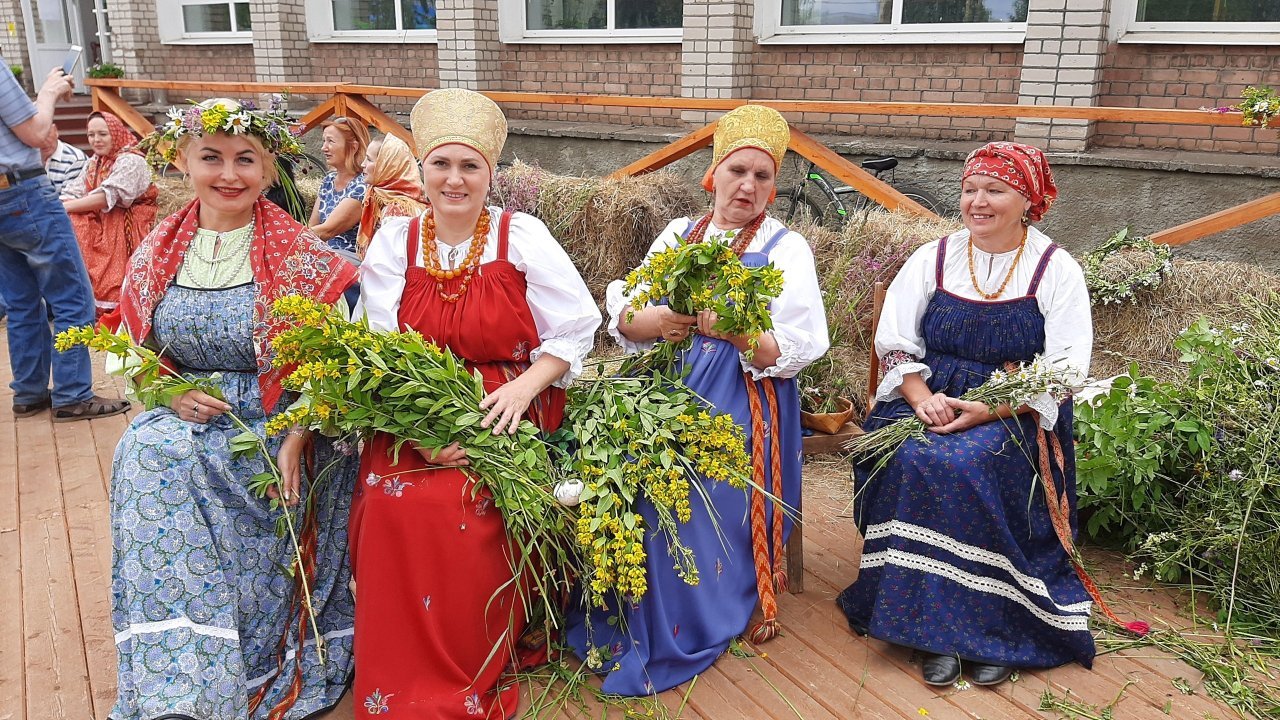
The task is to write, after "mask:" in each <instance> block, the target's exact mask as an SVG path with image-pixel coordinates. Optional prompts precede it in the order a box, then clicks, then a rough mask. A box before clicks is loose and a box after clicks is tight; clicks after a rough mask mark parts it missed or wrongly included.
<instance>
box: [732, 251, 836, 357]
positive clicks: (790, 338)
mask: <svg viewBox="0 0 1280 720" xmlns="http://www.w3.org/2000/svg"><path fill="white" fill-rule="evenodd" d="M769 260H770V262H772V263H773V266H774V267H775V268H777V269H778V270H781V271H782V293H781V294H780V295H778V297H777V298H775V299H774V301H773V303H772V306H771V307H770V315H771V316H772V317H773V330H772V332H773V339H774V340H775V341H776V342H777V343H778V359H777V361H775V362H774V364H773V365H770V366H769V367H766V368H758V367H756V366H755V365H752V364H751V361H750V360H748V359H747V358H746V356H745V355H743V356H741V357H740V358H739V359H740V361H741V363H742V369H743V370H744V371H746V372H749V373H751V376H752V377H753V378H755V379H757V380H759V379H760V378H765V377H778V378H790V377H795V376H796V374H797V373H799V372H800V371H801V370H803V369H804V367H805V366H806V365H808V364H809V363H811V362H813V361H814V360H817V359H818V358H820V357H822V356H823V354H824V353H826V352H827V349H828V348H829V347H831V340H830V338H829V337H828V333H827V312H826V310H825V309H824V308H823V306H822V287H821V285H819V284H818V272H817V269H816V268H815V267H814V262H813V251H812V250H811V249H810V248H809V242H808V241H807V240H805V239H804V236H803V235H800V234H799V233H796V232H788V233H787V234H786V235H784V236H783V237H782V239H781V240H779V241H778V245H777V247H776V248H775V249H774V251H773V252H772V253H770V255H769Z"/></svg>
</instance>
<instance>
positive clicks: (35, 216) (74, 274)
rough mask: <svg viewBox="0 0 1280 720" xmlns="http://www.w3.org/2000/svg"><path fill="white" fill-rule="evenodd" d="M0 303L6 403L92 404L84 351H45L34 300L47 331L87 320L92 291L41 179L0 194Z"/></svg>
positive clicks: (67, 226)
mask: <svg viewBox="0 0 1280 720" xmlns="http://www.w3.org/2000/svg"><path fill="white" fill-rule="evenodd" d="M0 297H3V299H4V303H5V305H7V306H8V308H7V309H8V312H9V365H10V367H11V368H12V369H13V382H12V383H10V384H9V387H11V388H13V402H14V403H15V404H22V405H26V404H30V403H36V402H40V401H43V400H44V399H46V398H49V397H50V393H49V373H50V367H52V371H53V393H52V400H53V405H54V407H62V406H64V405H74V404H75V403H78V402H81V401H84V400H88V399H89V398H91V397H93V368H92V367H91V365H90V364H89V351H88V350H87V349H85V348H84V347H77V348H75V349H73V350H70V351H68V352H64V353H54V352H53V335H52V333H50V332H49V321H48V319H47V318H46V316H45V308H44V306H43V304H42V303H41V302H40V300H41V298H43V299H44V301H45V302H46V303H48V304H49V308H50V309H51V310H52V311H53V325H54V330H55V331H57V332H62V331H63V330H66V329H67V328H69V327H75V326H79V325H89V324H92V323H93V321H94V314H93V290H92V288H91V286H90V285H89V273H88V272H87V271H86V270H85V268H84V259H83V258H82V257H81V256H80V246H79V245H78V244H76V235H75V232H74V231H73V230H72V229H71V221H70V220H69V219H67V212H66V210H63V209H62V202H61V201H60V200H58V192H57V191H56V190H54V189H53V185H52V184H51V183H50V182H49V178H48V177H46V176H44V175H40V176H39V177H34V178H30V179H28V180H23V181H22V182H20V183H18V184H17V185H15V186H13V187H11V188H9V189H7V190H0Z"/></svg>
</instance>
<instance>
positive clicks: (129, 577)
mask: <svg viewBox="0 0 1280 720" xmlns="http://www.w3.org/2000/svg"><path fill="white" fill-rule="evenodd" d="M253 307H254V285H253V284H252V283H250V284H246V285H240V286H237V287H231V288H226V289H221V290H195V289H190V288H184V287H180V286H177V285H172V286H170V287H169V288H168V290H167V291H166V292H165V295H164V298H163V299H162V300H160V302H159V304H158V305H157V306H156V310H155V313H154V320H153V325H152V339H153V340H154V343H155V345H156V346H157V347H162V348H164V352H165V355H166V356H168V357H169V358H171V359H173V360H174V361H175V362H176V363H177V364H178V365H179V370H180V372H182V373H183V374H185V375H188V376H197V377H209V376H210V375H211V374H212V373H213V372H215V371H216V372H218V373H220V376H219V377H218V378H217V380H216V382H217V385H218V387H219V388H221V390H222V392H223V394H224V396H225V398H226V401H227V402H228V403H230V405H231V412H233V413H235V414H236V415H237V416H238V417H240V418H241V419H242V420H244V421H245V423H247V424H248V425H249V427H250V428H252V429H253V431H254V432H255V433H257V434H258V435H260V436H261V435H264V429H265V426H266V423H267V420H268V419H269V418H270V415H269V414H267V413H265V412H264V411H263V405H262V394H261V391H260V389H259V382H258V370H257V361H256V359H255V353H254V343H253V337H252V333H253V327H254V321H253ZM281 404H282V405H283V402H282V403H281ZM240 432H241V430H240V429H239V428H237V427H236V426H235V425H233V424H232V421H231V420H230V419H229V418H227V417H226V416H220V417H217V418H214V419H213V420H211V421H210V422H209V423H207V424H198V423H189V422H186V421H184V420H181V419H179V417H178V416H177V415H176V414H175V413H174V412H173V411H172V410H170V409H169V408H167V407H162V408H156V409H153V410H149V411H147V412H144V413H142V414H141V415H139V416H138V417H136V418H135V419H134V420H133V422H132V423H131V424H130V426H129V428H128V430H126V431H125V434H124V437H123V438H122V439H121V441H120V444H119V446H118V447H117V448H116V454H115V461H114V465H113V468H112V484H111V535H112V567H111V593H112V625H113V627H114V630H115V642H116V649H117V652H118V656H119V662H120V667H119V676H118V677H119V690H118V692H119V695H118V699H117V701H116V705H115V708H114V709H113V710H112V711H111V718H112V719H113V720H135V719H136V720H150V718H156V717H169V716H170V715H171V714H172V716H173V717H191V718H199V720H247V719H248V718H251V717H252V718H265V717H266V716H267V713H268V712H269V711H270V710H271V709H272V708H273V707H275V706H276V705H277V703H279V702H280V701H281V700H282V699H284V698H286V697H287V696H288V695H289V694H290V693H292V692H293V691H294V688H291V686H292V685H294V684H295V683H297V685H296V692H297V693H298V695H297V700H296V702H295V703H294V704H293V707H292V708H291V709H290V710H289V711H288V713H287V714H286V715H285V716H284V717H286V718H289V719H290V720H295V719H298V718H304V717H307V716H309V715H313V714H315V713H317V712H319V711H322V710H325V709H328V708H330V707H332V706H333V705H335V704H336V703H337V702H338V700H339V698H340V697H341V696H342V693H343V692H344V691H345V689H346V685H347V682H348V679H349V677H350V674H351V670H352V659H351V658H352V656H351V641H352V635H353V628H352V626H353V623H354V606H353V602H352V598H351V593H350V591H349V590H348V588H347V584H348V580H349V579H350V573H349V571H348V567H347V551H346V547H347V533H346V524H347V512H348V507H349V505H350V502H351V493H352V487H353V482H354V478H355V471H356V467H357V464H356V458H355V455H354V452H353V451H352V450H351V449H350V448H344V449H345V450H346V452H347V453H350V455H344V454H343V453H342V452H336V451H335V449H334V444H333V443H330V442H329V441H327V440H325V439H324V438H320V437H317V438H316V443H315V444H316V463H315V465H314V468H315V470H316V471H317V472H319V471H320V470H321V469H323V468H326V467H327V468H328V472H327V473H325V479H324V481H323V482H318V483H315V484H314V485H312V484H310V483H308V482H307V481H306V480H304V482H303V493H304V495H306V494H307V492H308V491H310V492H311V497H309V498H307V497H304V498H303V502H310V503H313V504H314V507H315V516H314V518H315V526H314V536H313V540H312V542H314V550H315V570H314V572H313V573H312V575H311V577H312V584H311V588H310V589H311V598H312V602H313V604H314V606H315V608H316V613H317V617H318V620H319V631H320V633H321V634H322V635H323V636H324V638H325V646H326V648H327V653H328V656H327V664H326V665H324V666H321V665H320V664H319V663H318V662H317V655H316V651H315V640H314V637H312V636H311V635H310V628H309V627H308V628H307V640H306V644H305V646H304V647H302V648H299V647H298V644H299V634H298V633H299V626H300V623H301V622H303V621H304V619H305V614H303V613H301V612H300V610H299V607H298V605H297V603H298V596H297V594H296V592H295V585H294V579H293V578H291V577H290V576H289V575H288V574H287V573H286V570H285V568H286V567H287V566H288V565H290V563H291V558H292V557H293V546H292V543H291V541H290V539H289V538H288V537H287V536H286V537H279V536H277V534H276V519H277V518H278V517H279V511H273V510H271V509H270V508H269V506H268V501H267V500H265V499H261V498H258V497H255V496H254V495H253V494H252V493H251V492H250V491H249V490H248V488H247V485H248V483H249V479H250V478H251V477H252V476H253V475H255V474H257V473H259V472H262V471H263V470H264V469H265V463H264V461H263V459H262V458H261V457H239V458H233V457H232V456H231V446H230V440H231V438H232V437H234V436H236V435H238V434H240ZM280 442H281V438H280V437H272V438H270V439H269V440H268V445H269V446H270V448H271V452H272V454H273V456H274V454H275V452H276V451H277V450H278V449H279V447H280ZM339 447H341V446H339ZM330 463H336V464H333V465H330ZM295 517H297V515H295ZM306 542H307V541H306V540H304V543H306ZM254 700H256V705H255V707H256V711H255V712H253V713H252V714H250V713H249V707H250V703H251V702H252V701H254Z"/></svg>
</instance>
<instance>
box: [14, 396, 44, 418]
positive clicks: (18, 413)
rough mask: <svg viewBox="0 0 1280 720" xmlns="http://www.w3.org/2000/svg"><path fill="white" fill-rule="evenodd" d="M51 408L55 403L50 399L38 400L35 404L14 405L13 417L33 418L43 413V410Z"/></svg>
mask: <svg viewBox="0 0 1280 720" xmlns="http://www.w3.org/2000/svg"><path fill="white" fill-rule="evenodd" d="M50 407H53V402H52V401H51V400H49V398H45V399H43V400H37V401H35V402H33V403H14V404H13V416H14V417H20V418H21V417H31V416H32V415H35V414H36V413H38V412H41V411H43V410H48V409H49V408H50Z"/></svg>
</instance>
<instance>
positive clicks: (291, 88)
mask: <svg viewBox="0 0 1280 720" xmlns="http://www.w3.org/2000/svg"><path fill="white" fill-rule="evenodd" d="M84 84H85V85H87V86H89V87H99V88H137V89H140V90H167V91H171V92H190V93H196V94H202V95H210V96H214V97H217V96H223V95H269V94H272V93H281V94H283V93H291V94H295V95H332V94H334V93H336V92H340V91H341V88H342V87H343V86H345V85H346V83H311V82H305V83H304V82H298V83H269V82H213V81H210V82H202V81H187V80H136V79H133V78H85V81H84Z"/></svg>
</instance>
